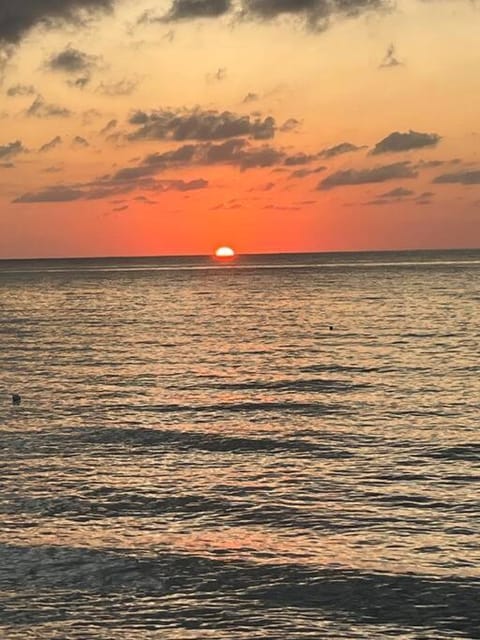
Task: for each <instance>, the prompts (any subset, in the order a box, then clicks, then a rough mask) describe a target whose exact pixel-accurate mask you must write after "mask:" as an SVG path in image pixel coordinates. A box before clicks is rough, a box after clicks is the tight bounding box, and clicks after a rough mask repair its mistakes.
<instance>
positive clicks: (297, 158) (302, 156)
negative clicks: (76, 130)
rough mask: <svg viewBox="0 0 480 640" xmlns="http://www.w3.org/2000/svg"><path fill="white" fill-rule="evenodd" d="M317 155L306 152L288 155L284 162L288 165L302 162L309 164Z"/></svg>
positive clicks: (293, 165) (292, 165)
mask: <svg viewBox="0 0 480 640" xmlns="http://www.w3.org/2000/svg"><path fill="white" fill-rule="evenodd" d="M316 157H317V156H315V155H308V154H306V153H297V154H296V155H294V156H287V157H286V158H285V161H284V164H285V165H286V166H287V167H295V166H297V165H301V164H308V163H309V162H312V161H313V160H315V158H316Z"/></svg>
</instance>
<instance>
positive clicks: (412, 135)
mask: <svg viewBox="0 0 480 640" xmlns="http://www.w3.org/2000/svg"><path fill="white" fill-rule="evenodd" d="M440 140H441V137H440V136H439V135H438V134H436V133H420V132H418V131H412V130H411V129H410V131H408V132H407V133H400V132H399V131H394V132H393V133H391V134H390V135H388V136H387V137H386V138H384V139H383V140H380V142H377V144H376V145H375V147H374V149H372V151H371V152H370V153H371V154H372V155H379V154H380V153H398V152H401V151H411V150H413V149H423V148H424V147H436V146H437V144H438V143H439V142H440Z"/></svg>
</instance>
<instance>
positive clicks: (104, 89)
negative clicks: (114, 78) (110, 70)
mask: <svg viewBox="0 0 480 640" xmlns="http://www.w3.org/2000/svg"><path fill="white" fill-rule="evenodd" d="M138 83H139V81H138V79H137V78H132V79H130V80H128V79H126V78H124V79H123V80H119V81H118V82H101V83H100V84H99V85H98V87H97V91H98V93H103V95H105V96H111V97H116V96H130V95H132V93H134V91H135V90H136V89H137V87H138Z"/></svg>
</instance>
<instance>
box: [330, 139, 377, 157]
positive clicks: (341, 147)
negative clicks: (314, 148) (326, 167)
mask: <svg viewBox="0 0 480 640" xmlns="http://www.w3.org/2000/svg"><path fill="white" fill-rule="evenodd" d="M361 149H366V147H365V146H361V147H357V146H356V145H355V144H352V143H351V142H341V143H340V144H336V145H335V146H334V147H328V148H327V149H323V150H322V151H320V154H319V155H320V157H322V158H334V157H335V156H339V155H341V154H343V153H351V152H352V151H360V150H361Z"/></svg>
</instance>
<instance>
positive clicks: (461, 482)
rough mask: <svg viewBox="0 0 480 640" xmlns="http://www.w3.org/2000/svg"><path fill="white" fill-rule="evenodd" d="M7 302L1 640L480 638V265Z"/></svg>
mask: <svg viewBox="0 0 480 640" xmlns="http://www.w3.org/2000/svg"><path fill="white" fill-rule="evenodd" d="M0 296H1V297H0V638H2V640H20V639H21V640H25V639H27V640H32V639H33V640H53V639H55V640H65V639H67V640H84V639H92V640H93V639H95V640H96V639H99V640H106V639H108V640H110V639H112V640H147V639H152V638H155V639H157V638H158V639H162V640H188V639H202V640H204V639H208V640H257V639H258V640H260V639H264V640H266V639H268V640H300V639H302V640H304V639H309V640H310V639H314V640H322V639H324V638H326V639H328V638H348V639H350V638H361V639H383V638H388V637H395V638H400V639H404V640H406V639H409V640H410V639H412V640H413V639H416V640H417V639H418V640H419V639H423V640H426V639H429V640H441V639H444V638H480V491H479V489H480V486H479V480H480V464H479V463H480V433H479V428H480V424H479V420H480V382H479V381H480V375H479V374H480V251H452V252H408V253H372V254H366V253H363V254H329V255H294V256H253V257H248V258H247V257H244V258H241V259H239V260H238V261H237V262H234V263H231V264H226V265H223V266H222V265H219V264H218V263H215V262H212V261H211V260H210V259H208V258H175V259H174V258H169V259H122V260H113V259H112V260H71V261H62V260H57V261H24V262H15V261H9V262H3V263H0ZM330 326H332V327H333V330H330ZM11 392H18V393H21V395H22V397H23V402H22V404H21V405H20V406H12V405H11V399H10V395H9V394H10V393H11Z"/></svg>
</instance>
